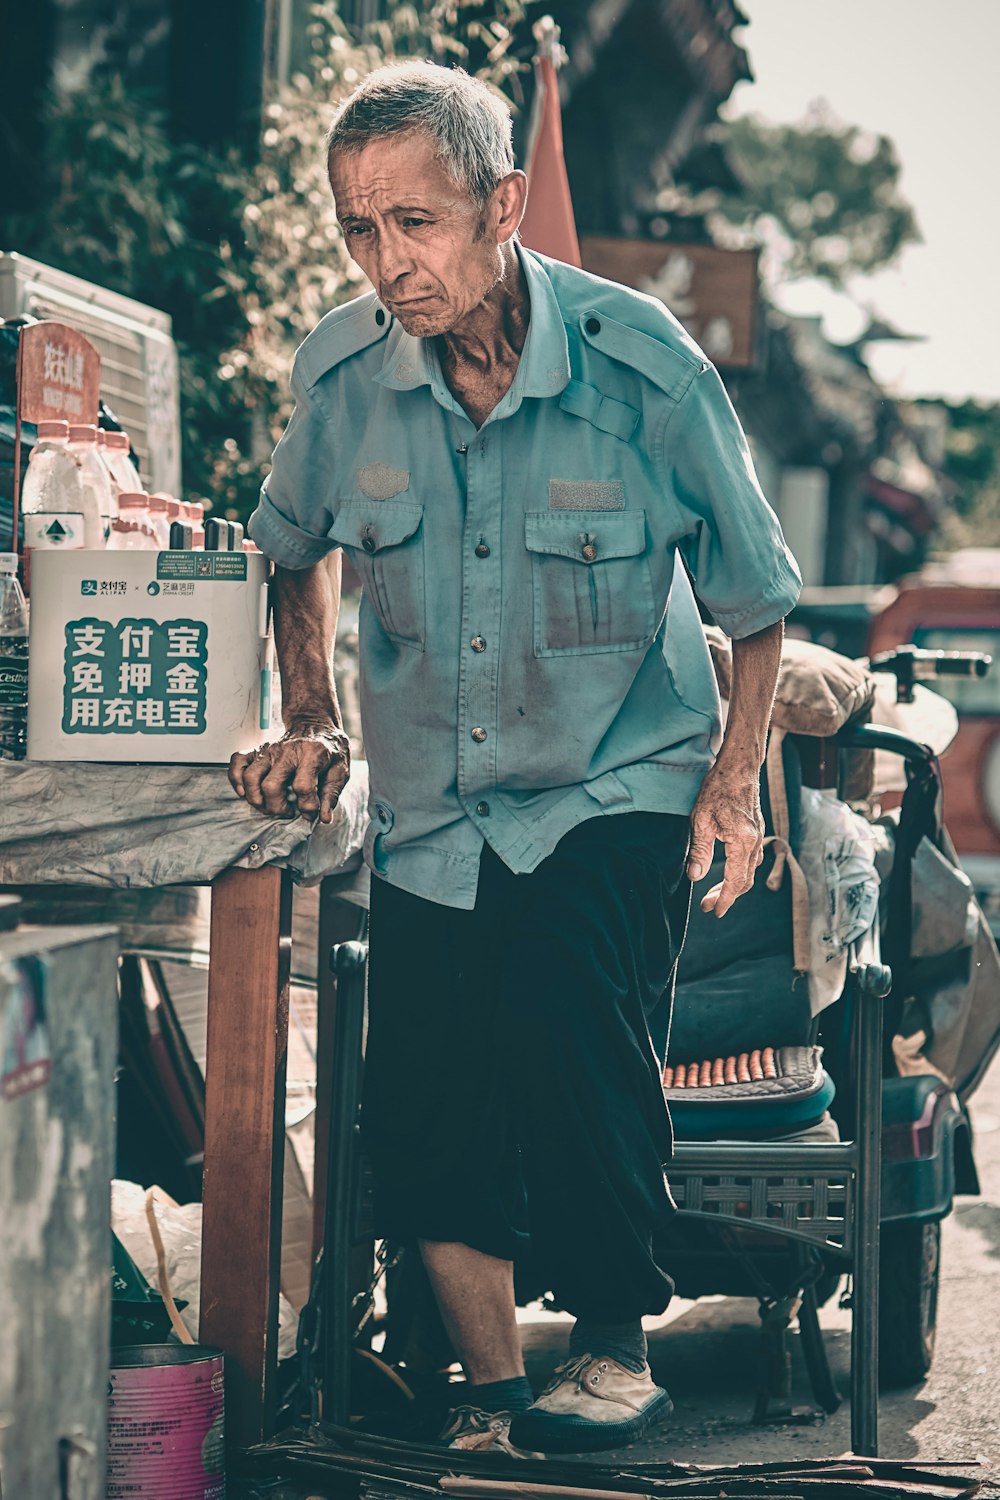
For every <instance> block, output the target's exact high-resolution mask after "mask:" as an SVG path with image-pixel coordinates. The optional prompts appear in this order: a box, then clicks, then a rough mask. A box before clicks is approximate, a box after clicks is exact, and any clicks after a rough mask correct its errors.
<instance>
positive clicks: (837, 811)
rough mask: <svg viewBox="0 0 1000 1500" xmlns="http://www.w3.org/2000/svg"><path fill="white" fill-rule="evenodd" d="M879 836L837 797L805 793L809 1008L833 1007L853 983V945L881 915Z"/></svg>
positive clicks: (803, 861) (803, 863)
mask: <svg viewBox="0 0 1000 1500" xmlns="http://www.w3.org/2000/svg"><path fill="white" fill-rule="evenodd" d="M876 847H877V839H876V831H875V829H874V828H873V827H872V825H871V824H870V823H867V822H866V821H865V819H864V818H862V817H859V815H858V814H857V813H855V812H852V811H851V809H850V808H849V807H848V806H847V803H846V802H841V801H839V800H838V798H837V797H836V796H835V795H834V794H833V793H832V792H822V791H818V790H816V789H815V788H814V787H803V789H802V842H801V848H800V851H799V863H800V865H801V866H802V873H803V874H804V875H805V878H806V885H807V886H808V887H809V956H810V964H809V1005H810V1009H811V1010H812V1013H813V1015H816V1014H817V1012H818V1011H821V1010H823V1009H825V1007H826V1006H828V1005H832V1004H833V1002H834V1001H835V1000H836V999H837V998H838V997H839V995H840V994H841V993H842V991H843V988H844V984H845V982H846V979H847V950H848V946H849V945H850V944H851V943H853V942H855V941H856V940H857V939H858V938H860V937H861V936H862V934H863V933H865V932H867V931H868V929H869V928H870V927H871V925H872V923H873V921H874V920H875V915H876V913H877V911H878V895H879V880H878V875H877V873H876V870H875V851H876Z"/></svg>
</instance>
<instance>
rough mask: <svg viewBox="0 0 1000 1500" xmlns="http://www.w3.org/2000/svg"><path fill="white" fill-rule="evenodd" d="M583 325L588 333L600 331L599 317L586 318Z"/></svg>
mask: <svg viewBox="0 0 1000 1500" xmlns="http://www.w3.org/2000/svg"><path fill="white" fill-rule="evenodd" d="M583 326H584V328H585V329H586V330H587V332H588V333H589V334H595V333H600V331H601V320H600V318H588V319H587V321H586V323H584V325H583Z"/></svg>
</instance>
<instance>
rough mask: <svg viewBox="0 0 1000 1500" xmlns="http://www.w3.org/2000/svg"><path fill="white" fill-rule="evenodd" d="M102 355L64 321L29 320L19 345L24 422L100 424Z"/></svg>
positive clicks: (19, 398) (19, 404)
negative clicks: (40, 321) (97, 422)
mask: <svg viewBox="0 0 1000 1500" xmlns="http://www.w3.org/2000/svg"><path fill="white" fill-rule="evenodd" d="M100 388H101V356H100V355H99V354H98V352H97V350H96V349H95V348H94V346H93V344H92V343H91V342H90V340H89V339H87V338H84V336H83V334H82V333H77V331H76V329H75V328H69V327H67V325H66V324H65V323H51V322H46V323H29V324H28V326H27V327H26V328H22V329H21V338H20V340H19V343H18V349H17V411H18V416H19V417H20V419H21V421H22V422H58V421H64V422H96V421H97V411H98V402H99V399H100Z"/></svg>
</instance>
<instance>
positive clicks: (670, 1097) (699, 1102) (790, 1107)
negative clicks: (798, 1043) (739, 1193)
mask: <svg viewBox="0 0 1000 1500" xmlns="http://www.w3.org/2000/svg"><path fill="white" fill-rule="evenodd" d="M676 1056H677V1061H676V1062H673V1063H671V1062H670V1061H668V1062H667V1064H666V1071H665V1077H666V1078H667V1079H670V1080H672V1079H674V1078H676V1077H678V1076H679V1075H680V1074H681V1070H682V1069H684V1070H685V1073H686V1075H687V1076H688V1077H690V1076H692V1075H694V1076H700V1077H712V1076H715V1077H718V1074H719V1072H720V1071H721V1070H720V1069H719V1068H718V1066H717V1061H716V1059H715V1058H709V1059H699V1058H691V1059H685V1058H682V1057H681V1056H680V1055H679V1054H676ZM762 1056H763V1057H764V1066H765V1067H766V1069H767V1072H768V1074H769V1075H770V1076H760V1075H761V1073H762V1068H761V1067H760V1066H750V1067H748V1066H747V1064H748V1063H749V1062H750V1060H751V1059H752V1058H754V1059H759V1058H761V1057H762ZM822 1056H823V1054H822V1048H820V1047H810V1046H806V1047H775V1048H759V1049H753V1051H752V1052H751V1053H745V1054H743V1056H742V1057H740V1058H739V1059H738V1061H739V1063H740V1064H741V1065H742V1066H741V1067H740V1069H739V1071H740V1073H741V1074H742V1075H743V1076H744V1077H743V1081H742V1082H740V1081H737V1082H735V1083H716V1084H712V1083H706V1084H704V1085H700V1084H699V1085H695V1086H691V1087H687V1086H685V1087H683V1088H677V1087H676V1086H674V1085H673V1083H672V1082H671V1083H670V1085H669V1086H666V1085H665V1086H664V1090H663V1096H664V1098H665V1099H666V1101H667V1104H668V1105H669V1108H670V1117H671V1119H672V1121H673V1125H674V1134H675V1136H676V1137H677V1139H678V1140H719V1139H721V1138H724V1139H726V1140H767V1139H774V1138H777V1137H782V1136H787V1135H789V1134H791V1133H792V1132H795V1131H800V1130H805V1129H807V1128H808V1127H810V1126H812V1125H815V1124H816V1123H817V1122H818V1121H819V1120H821V1119H822V1118H823V1116H824V1115H825V1114H826V1112H827V1110H828V1109H829V1108H830V1105H831V1104H832V1102H833V1099H834V1096H835V1093H836V1090H835V1089H834V1085H833V1080H832V1079H831V1078H830V1076H829V1074H828V1073H827V1072H826V1070H825V1068H824V1067H823V1060H822ZM718 1061H719V1062H722V1061H723V1059H721V1058H720V1059H718ZM692 1065H693V1066H692ZM749 1072H752V1073H754V1074H756V1075H758V1076H755V1077H747V1076H746V1075H747V1073H749Z"/></svg>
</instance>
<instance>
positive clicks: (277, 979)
mask: <svg viewBox="0 0 1000 1500" xmlns="http://www.w3.org/2000/svg"><path fill="white" fill-rule="evenodd" d="M291 907H292V902H291V877H290V876H289V874H288V872H287V871H286V870H279V869H264V870H239V869H234V870H227V871H225V872H224V873H223V874H222V875H220V876H219V877H218V879H217V880H216V881H215V882H214V884H213V887H212V932H211V956H210V960H209V976H208V1056H207V1064H206V1070H205V1071H206V1078H205V1170H204V1190H203V1199H204V1224H203V1230H202V1251H201V1268H202V1270H201V1323H200V1330H199V1337H200V1340H201V1342H202V1343H203V1344H214V1345H217V1346H218V1347H219V1348H221V1349H222V1350H223V1352H224V1354H225V1356H226V1442H227V1447H228V1448H229V1450H230V1451H231V1452H235V1451H236V1450H238V1449H240V1448H244V1447H246V1446H247V1445H249V1444H250V1443H255V1442H260V1441H261V1440H262V1439H263V1438H265V1437H268V1436H270V1435H271V1430H272V1426H273V1421H274V1407H275V1389H274V1388H275V1374H276V1369H277V1346H278V1280H279V1271H280V1252H281V1206H282V1175H283V1165H284V1150H285V1065H286V1061H287V1046H288V982H289V971H290V967H291Z"/></svg>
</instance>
